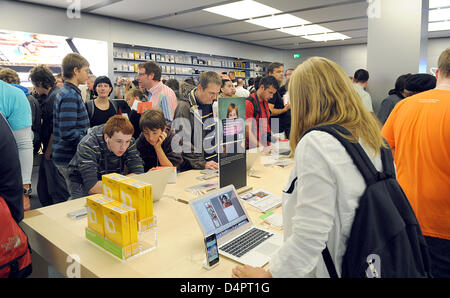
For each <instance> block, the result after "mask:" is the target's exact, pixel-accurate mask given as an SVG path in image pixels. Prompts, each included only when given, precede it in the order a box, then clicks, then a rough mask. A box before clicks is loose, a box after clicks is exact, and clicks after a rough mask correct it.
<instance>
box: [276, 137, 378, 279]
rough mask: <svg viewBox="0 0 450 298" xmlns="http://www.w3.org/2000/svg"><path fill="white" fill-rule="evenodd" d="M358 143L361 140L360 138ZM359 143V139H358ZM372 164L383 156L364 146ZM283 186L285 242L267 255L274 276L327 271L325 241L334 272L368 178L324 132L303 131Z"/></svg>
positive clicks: (322, 274) (315, 274)
mask: <svg viewBox="0 0 450 298" xmlns="http://www.w3.org/2000/svg"><path fill="white" fill-rule="evenodd" d="M360 144H361V142H360ZM361 145H362V144H361ZM363 148H364V150H365V151H366V153H368V156H369V157H370V159H371V161H372V162H373V163H374V165H375V168H376V169H377V170H378V171H380V170H381V169H382V163H381V157H380V154H378V155H377V156H376V157H375V158H374V157H373V151H372V150H368V149H367V147H364V146H363ZM295 177H298V179H297V181H296V183H295V189H294V191H293V193H292V194H286V193H284V192H283V227H284V243H283V246H282V247H281V248H280V250H278V252H277V253H276V254H275V255H274V256H272V259H271V261H270V272H271V274H272V276H273V277H329V274H328V271H327V268H326V266H325V263H324V261H323V257H322V250H323V249H324V248H325V245H326V243H327V245H328V249H329V251H330V254H331V257H332V259H333V262H334V264H335V266H336V271H337V273H338V275H339V276H340V275H341V265H342V257H343V255H344V253H345V249H346V244H345V243H346V240H347V239H348V237H349V234H350V230H351V226H352V223H353V219H354V216H355V209H356V208H357V207H358V205H359V198H360V197H361V195H362V194H363V192H364V190H365V188H366V184H365V182H364V178H363V177H362V175H361V174H360V172H359V171H358V169H357V168H356V166H355V165H354V163H353V161H352V159H351V157H350V155H348V153H347V152H346V151H345V148H344V147H343V146H342V145H341V143H339V141H338V140H337V139H335V138H334V137H333V136H331V135H330V134H328V133H326V132H321V131H312V132H310V133H308V134H307V135H305V137H303V138H302V139H301V140H300V142H299V143H298V145H297V148H296V150H295V166H294V168H293V169H292V172H291V175H290V178H289V181H288V183H287V184H286V187H285V189H284V191H286V190H287V189H288V188H289V186H290V185H291V182H292V180H293V179H294V178H295Z"/></svg>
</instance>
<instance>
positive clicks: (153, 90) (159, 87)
mask: <svg viewBox="0 0 450 298" xmlns="http://www.w3.org/2000/svg"><path fill="white" fill-rule="evenodd" d="M161 74H162V73H161V68H160V67H159V65H158V64H156V63H155V62H152V61H149V62H145V63H140V64H139V65H138V77H137V78H136V80H137V81H138V82H139V86H140V87H143V88H144V89H146V90H147V92H148V101H149V102H151V103H152V108H153V109H160V110H161V111H162V112H163V113H164V117H165V118H166V123H167V124H170V123H171V122H172V121H173V117H174V114H175V109H176V108H177V105H178V102H177V96H176V95H175V92H173V90H172V89H170V88H169V87H168V86H166V85H164V84H163V83H162V81H161Z"/></svg>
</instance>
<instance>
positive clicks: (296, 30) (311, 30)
mask: <svg viewBox="0 0 450 298" xmlns="http://www.w3.org/2000/svg"><path fill="white" fill-rule="evenodd" d="M278 31H280V32H284V33H287V34H291V35H295V36H301V35H310V34H319V33H326V32H333V31H331V30H330V29H328V28H325V27H322V26H319V25H308V26H299V27H292V28H284V29H278Z"/></svg>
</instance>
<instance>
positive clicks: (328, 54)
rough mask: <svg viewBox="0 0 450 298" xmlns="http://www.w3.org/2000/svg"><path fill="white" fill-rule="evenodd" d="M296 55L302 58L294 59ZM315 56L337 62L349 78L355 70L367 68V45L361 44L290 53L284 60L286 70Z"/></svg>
mask: <svg viewBox="0 0 450 298" xmlns="http://www.w3.org/2000/svg"><path fill="white" fill-rule="evenodd" d="M294 53H300V55H301V58H300V59H294V58H293V54H294ZM314 56H319V57H325V58H328V59H330V60H332V61H334V62H336V63H337V64H339V65H340V66H341V67H342V68H343V69H344V71H345V72H346V73H347V74H348V75H349V76H352V75H353V73H354V72H355V70H357V69H359V68H365V67H366V65H367V45H366V44H359V45H348V46H336V47H323V48H309V49H300V50H296V51H289V52H288V53H287V56H286V57H285V58H284V61H285V64H286V65H285V68H286V67H289V68H295V67H296V66H297V65H299V64H300V63H302V62H303V61H305V60H307V59H308V58H310V57H314Z"/></svg>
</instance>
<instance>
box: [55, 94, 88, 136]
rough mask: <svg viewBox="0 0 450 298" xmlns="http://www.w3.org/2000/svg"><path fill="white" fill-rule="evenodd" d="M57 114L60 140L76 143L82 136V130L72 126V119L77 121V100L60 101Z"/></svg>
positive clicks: (66, 99) (65, 99)
mask: <svg viewBox="0 0 450 298" xmlns="http://www.w3.org/2000/svg"><path fill="white" fill-rule="evenodd" d="M83 105H84V103H83ZM59 114H60V116H59V118H60V119H59V120H60V125H59V129H60V131H61V138H62V139H64V140H66V141H68V142H71V143H74V142H78V141H79V140H80V139H81V136H82V134H84V131H83V130H81V129H79V128H78V127H76V126H74V123H75V121H74V119H78V99H77V98H64V99H62V100H61V104H60V109H59ZM62 115H64V116H62ZM86 118H87V115H86ZM88 126H89V122H88Z"/></svg>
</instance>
